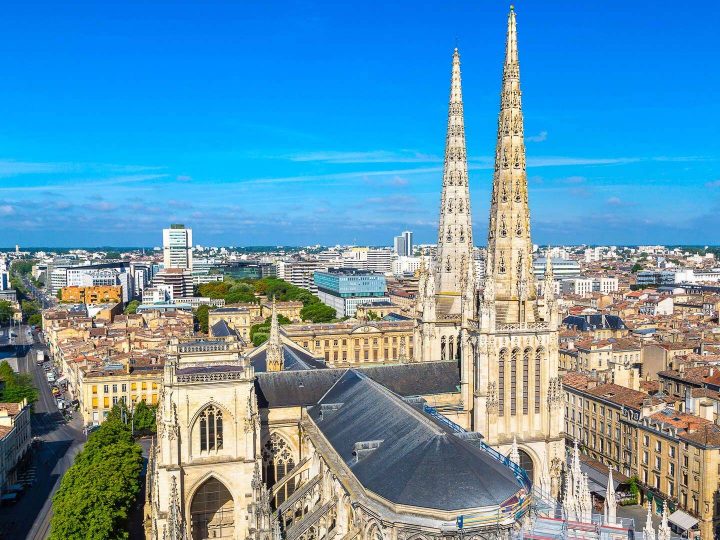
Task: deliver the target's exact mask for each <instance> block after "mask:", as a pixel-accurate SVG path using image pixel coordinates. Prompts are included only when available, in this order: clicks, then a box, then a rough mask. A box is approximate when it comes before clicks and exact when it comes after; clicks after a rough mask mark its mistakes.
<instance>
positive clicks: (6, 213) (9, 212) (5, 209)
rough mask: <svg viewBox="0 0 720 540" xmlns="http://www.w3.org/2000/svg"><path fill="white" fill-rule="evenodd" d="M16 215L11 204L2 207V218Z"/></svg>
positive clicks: (0, 206) (0, 210) (0, 213)
mask: <svg viewBox="0 0 720 540" xmlns="http://www.w3.org/2000/svg"><path fill="white" fill-rule="evenodd" d="M14 213H15V207H13V206H12V205H10V204H3V205H0V216H10V215H12V214H14Z"/></svg>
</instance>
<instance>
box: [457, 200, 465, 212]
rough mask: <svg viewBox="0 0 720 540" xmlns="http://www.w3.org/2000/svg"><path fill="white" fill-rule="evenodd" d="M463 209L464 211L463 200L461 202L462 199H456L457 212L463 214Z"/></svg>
mask: <svg viewBox="0 0 720 540" xmlns="http://www.w3.org/2000/svg"><path fill="white" fill-rule="evenodd" d="M463 209H464V206H463V200H462V199H458V212H460V213H462V212H463Z"/></svg>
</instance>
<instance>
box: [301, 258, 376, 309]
mask: <svg viewBox="0 0 720 540" xmlns="http://www.w3.org/2000/svg"><path fill="white" fill-rule="evenodd" d="M314 281H315V285H317V288H318V297H319V298H320V300H322V301H323V302H324V303H325V304H327V305H328V306H331V307H333V308H335V312H336V313H337V316H338V317H352V316H354V315H355V311H356V310H357V306H359V305H361V304H366V303H370V302H373V301H375V300H377V299H378V298H384V297H386V289H387V287H386V282H385V276H384V275H383V274H376V273H373V272H367V271H365V270H357V269H355V268H337V269H329V270H322V271H321V270H318V271H316V272H315V275H314Z"/></svg>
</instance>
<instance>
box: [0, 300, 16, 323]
mask: <svg viewBox="0 0 720 540" xmlns="http://www.w3.org/2000/svg"><path fill="white" fill-rule="evenodd" d="M13 315H15V310H14V309H13V306H12V304H11V303H10V302H8V301H7V300H0V324H8V323H9V322H10V321H12V319H13Z"/></svg>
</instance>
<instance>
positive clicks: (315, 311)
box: [300, 303, 336, 323]
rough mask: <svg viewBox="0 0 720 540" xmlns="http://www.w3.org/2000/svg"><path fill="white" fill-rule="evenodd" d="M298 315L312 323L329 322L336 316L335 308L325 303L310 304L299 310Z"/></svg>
mask: <svg viewBox="0 0 720 540" xmlns="http://www.w3.org/2000/svg"><path fill="white" fill-rule="evenodd" d="M300 316H301V317H302V319H303V320H304V321H312V322H314V323H325V322H331V321H332V320H333V319H335V317H336V313H335V310H334V309H333V308H331V307H330V306H326V305H325V304H321V303H317V304H310V305H307V306H305V307H303V308H302V309H301V310H300Z"/></svg>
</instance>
